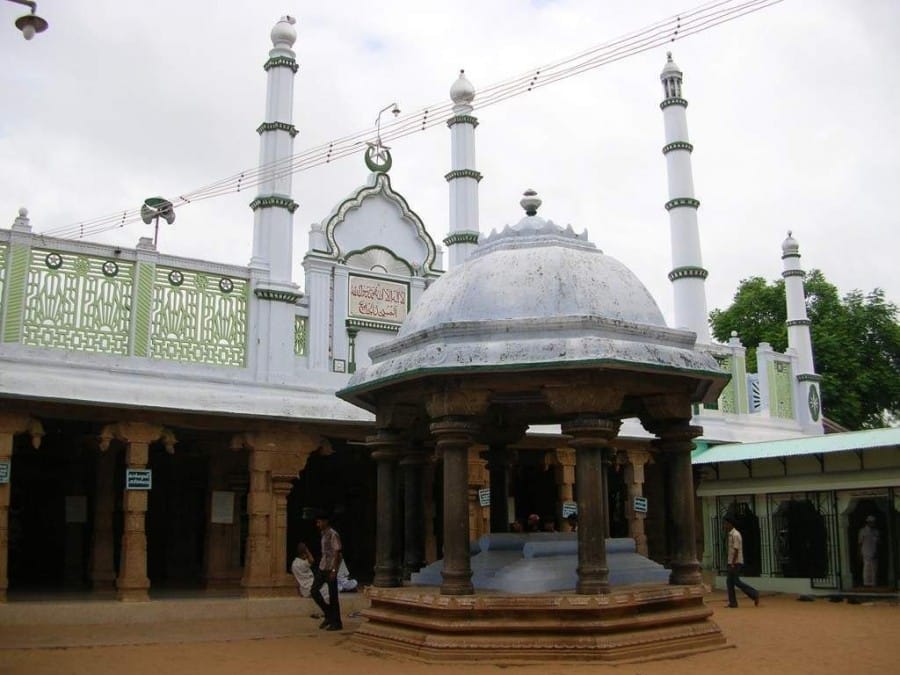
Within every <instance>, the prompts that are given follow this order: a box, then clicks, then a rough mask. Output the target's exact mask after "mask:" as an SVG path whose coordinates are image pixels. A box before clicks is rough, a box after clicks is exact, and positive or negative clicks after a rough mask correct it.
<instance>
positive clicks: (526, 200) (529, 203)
mask: <svg viewBox="0 0 900 675" xmlns="http://www.w3.org/2000/svg"><path fill="white" fill-rule="evenodd" d="M522 194H523V195H524V196H523V197H522V199H520V200H519V204H520V205H521V206H522V208H523V209H525V215H526V216H536V215H537V210H538V209H539V208H540V207H541V204H542V202H541V200H540V198H539V197H538V196H537V192H535V191H534V190H532V189H530V188H529V189H528V190H525V192H524V193H522Z"/></svg>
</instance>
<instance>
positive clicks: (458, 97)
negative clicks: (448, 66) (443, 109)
mask: <svg viewBox="0 0 900 675" xmlns="http://www.w3.org/2000/svg"><path fill="white" fill-rule="evenodd" d="M465 73H466V71H464V70H460V71H459V77H458V78H457V79H456V82H454V83H453V86H452V87H450V99H451V100H452V101H453V102H454V103H456V104H457V105H468V104H470V103H472V101H474V100H475V87H473V86H472V83H471V82H469V80H468V79H466V74H465Z"/></svg>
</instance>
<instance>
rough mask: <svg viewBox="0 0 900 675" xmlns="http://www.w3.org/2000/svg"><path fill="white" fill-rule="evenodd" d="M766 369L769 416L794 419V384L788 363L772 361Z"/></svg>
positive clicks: (777, 360) (778, 360) (779, 360)
mask: <svg viewBox="0 0 900 675" xmlns="http://www.w3.org/2000/svg"><path fill="white" fill-rule="evenodd" d="M766 368H767V370H768V375H769V378H768V379H769V414H770V415H771V416H772V417H781V418H783V419H794V383H793V381H792V380H793V376H792V373H791V363H790V361H783V360H781V359H772V360H770V361H769V362H768V363H767V364H766Z"/></svg>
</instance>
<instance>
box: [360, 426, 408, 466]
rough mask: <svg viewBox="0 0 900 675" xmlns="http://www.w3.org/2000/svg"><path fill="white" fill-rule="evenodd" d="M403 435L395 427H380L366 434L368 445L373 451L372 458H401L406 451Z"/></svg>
mask: <svg viewBox="0 0 900 675" xmlns="http://www.w3.org/2000/svg"><path fill="white" fill-rule="evenodd" d="M405 446H406V443H405V441H404V439H403V437H402V436H401V435H400V434H399V433H398V432H396V431H394V430H393V429H378V430H376V432H375V433H374V434H373V435H371V436H366V447H367V448H369V449H371V451H372V459H374V460H376V461H378V460H395V461H396V460H399V459H400V458H401V457H403V455H404V454H405V451H406V447H405Z"/></svg>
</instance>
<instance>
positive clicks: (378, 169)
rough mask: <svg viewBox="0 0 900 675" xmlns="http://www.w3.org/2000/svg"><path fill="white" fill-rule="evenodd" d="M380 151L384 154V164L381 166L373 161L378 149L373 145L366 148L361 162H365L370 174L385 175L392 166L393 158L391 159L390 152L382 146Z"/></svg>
mask: <svg viewBox="0 0 900 675" xmlns="http://www.w3.org/2000/svg"><path fill="white" fill-rule="evenodd" d="M381 151H382V152H384V162H382V163H381V164H379V163H378V162H376V161H375V158H376V156H377V155H378V149H377V148H376V147H375V146H374V145H370V146H369V147H368V148H366V153H365V154H364V155H363V160H365V162H366V168H367V169H368V170H369V171H371V172H372V173H387V172H388V171H390V170H391V167H392V166H393V165H394V158H393V157H391V151H390V150H388V149H387V148H386V147H384V146H381Z"/></svg>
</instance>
